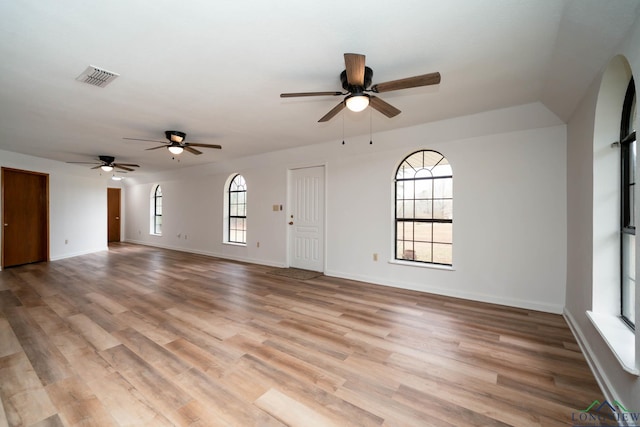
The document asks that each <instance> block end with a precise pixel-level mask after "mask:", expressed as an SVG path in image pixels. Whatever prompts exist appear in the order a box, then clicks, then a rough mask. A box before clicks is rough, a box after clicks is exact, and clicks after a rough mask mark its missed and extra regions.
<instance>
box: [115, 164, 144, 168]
mask: <svg viewBox="0 0 640 427" xmlns="http://www.w3.org/2000/svg"><path fill="white" fill-rule="evenodd" d="M113 165H114V166H118V165H119V166H131V167H134V168H139V167H140V165H136V164H134V163H114V164H113Z"/></svg>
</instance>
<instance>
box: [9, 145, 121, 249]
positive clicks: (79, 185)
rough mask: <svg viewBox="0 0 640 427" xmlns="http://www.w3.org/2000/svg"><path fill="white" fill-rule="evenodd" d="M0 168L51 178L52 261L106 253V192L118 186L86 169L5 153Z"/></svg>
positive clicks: (50, 227) (50, 242)
mask: <svg viewBox="0 0 640 427" xmlns="http://www.w3.org/2000/svg"><path fill="white" fill-rule="evenodd" d="M0 167H8V168H14V169H22V170H29V171H34V172H41V173H47V174H49V257H50V259H51V260H57V259H62V258H67V257H72V256H76V255H81V254H86V253H90V252H96V251H101V250H106V249H107V190H106V188H107V185H109V186H111V187H116V186H118V185H119V184H117V183H113V184H112V183H111V182H109V181H108V180H107V178H108V177H101V176H99V175H97V173H96V171H87V170H86V169H87V168H81V167H80V166H73V165H67V164H65V163H61V162H56V161H52V160H46V159H41V158H37V157H31V156H25V155H22V154H17V153H12V152H8V151H2V150H0ZM1 203H2V201H1V200H0V204H1ZM0 208H1V206H0ZM1 233H2V229H1V228H0V238H2V235H1ZM65 240H66V241H68V243H65Z"/></svg>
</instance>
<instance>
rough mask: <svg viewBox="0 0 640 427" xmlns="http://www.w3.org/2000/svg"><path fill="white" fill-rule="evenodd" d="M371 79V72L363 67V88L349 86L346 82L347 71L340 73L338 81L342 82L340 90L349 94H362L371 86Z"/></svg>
mask: <svg viewBox="0 0 640 427" xmlns="http://www.w3.org/2000/svg"><path fill="white" fill-rule="evenodd" d="M372 79H373V70H372V69H371V68H369V67H364V86H354V85H350V84H349V82H348V81H347V70H344V71H343V72H342V73H340V81H341V82H342V88H343V89H344V90H346V91H348V92H351V93H362V92H363V91H364V90H365V89H366V88H368V87H369V86H370V85H371V81H372Z"/></svg>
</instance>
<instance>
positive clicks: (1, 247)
mask: <svg viewBox="0 0 640 427" xmlns="http://www.w3.org/2000/svg"><path fill="white" fill-rule="evenodd" d="M5 171H10V172H17V173H24V174H30V175H38V176H40V177H43V178H44V187H45V189H44V193H45V194H44V197H45V201H44V210H45V212H44V218H45V224H44V227H45V232H44V240H45V241H44V242H43V243H44V246H45V248H46V254H45V260H44V262H48V261H50V260H51V258H50V250H49V249H50V248H49V240H50V238H49V230H50V229H49V174H48V173H44V172H35V171H29V170H24V169H15V168H8V167H4V166H3V167H2V168H0V181H1V182H2V185H1V187H2V190H1V195H0V204H2V222H1V224H2V227H0V235H1V238H0V252H1V255H2V256H1V257H0V270H2V269H4V265H5V253H6V252H5V235H6V234H5V233H4V224H5V206H6V202H5V199H4V197H5V185H6V184H5V183H6V180H5Z"/></svg>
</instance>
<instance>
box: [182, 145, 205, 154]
mask: <svg viewBox="0 0 640 427" xmlns="http://www.w3.org/2000/svg"><path fill="white" fill-rule="evenodd" d="M190 145H193V144H190ZM182 148H184V149H185V150H187V151H188V152H190V153H191V154H202V151H200V150H196V149H195V148H191V147H190V146H189V145H185V146H183V147H182Z"/></svg>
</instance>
